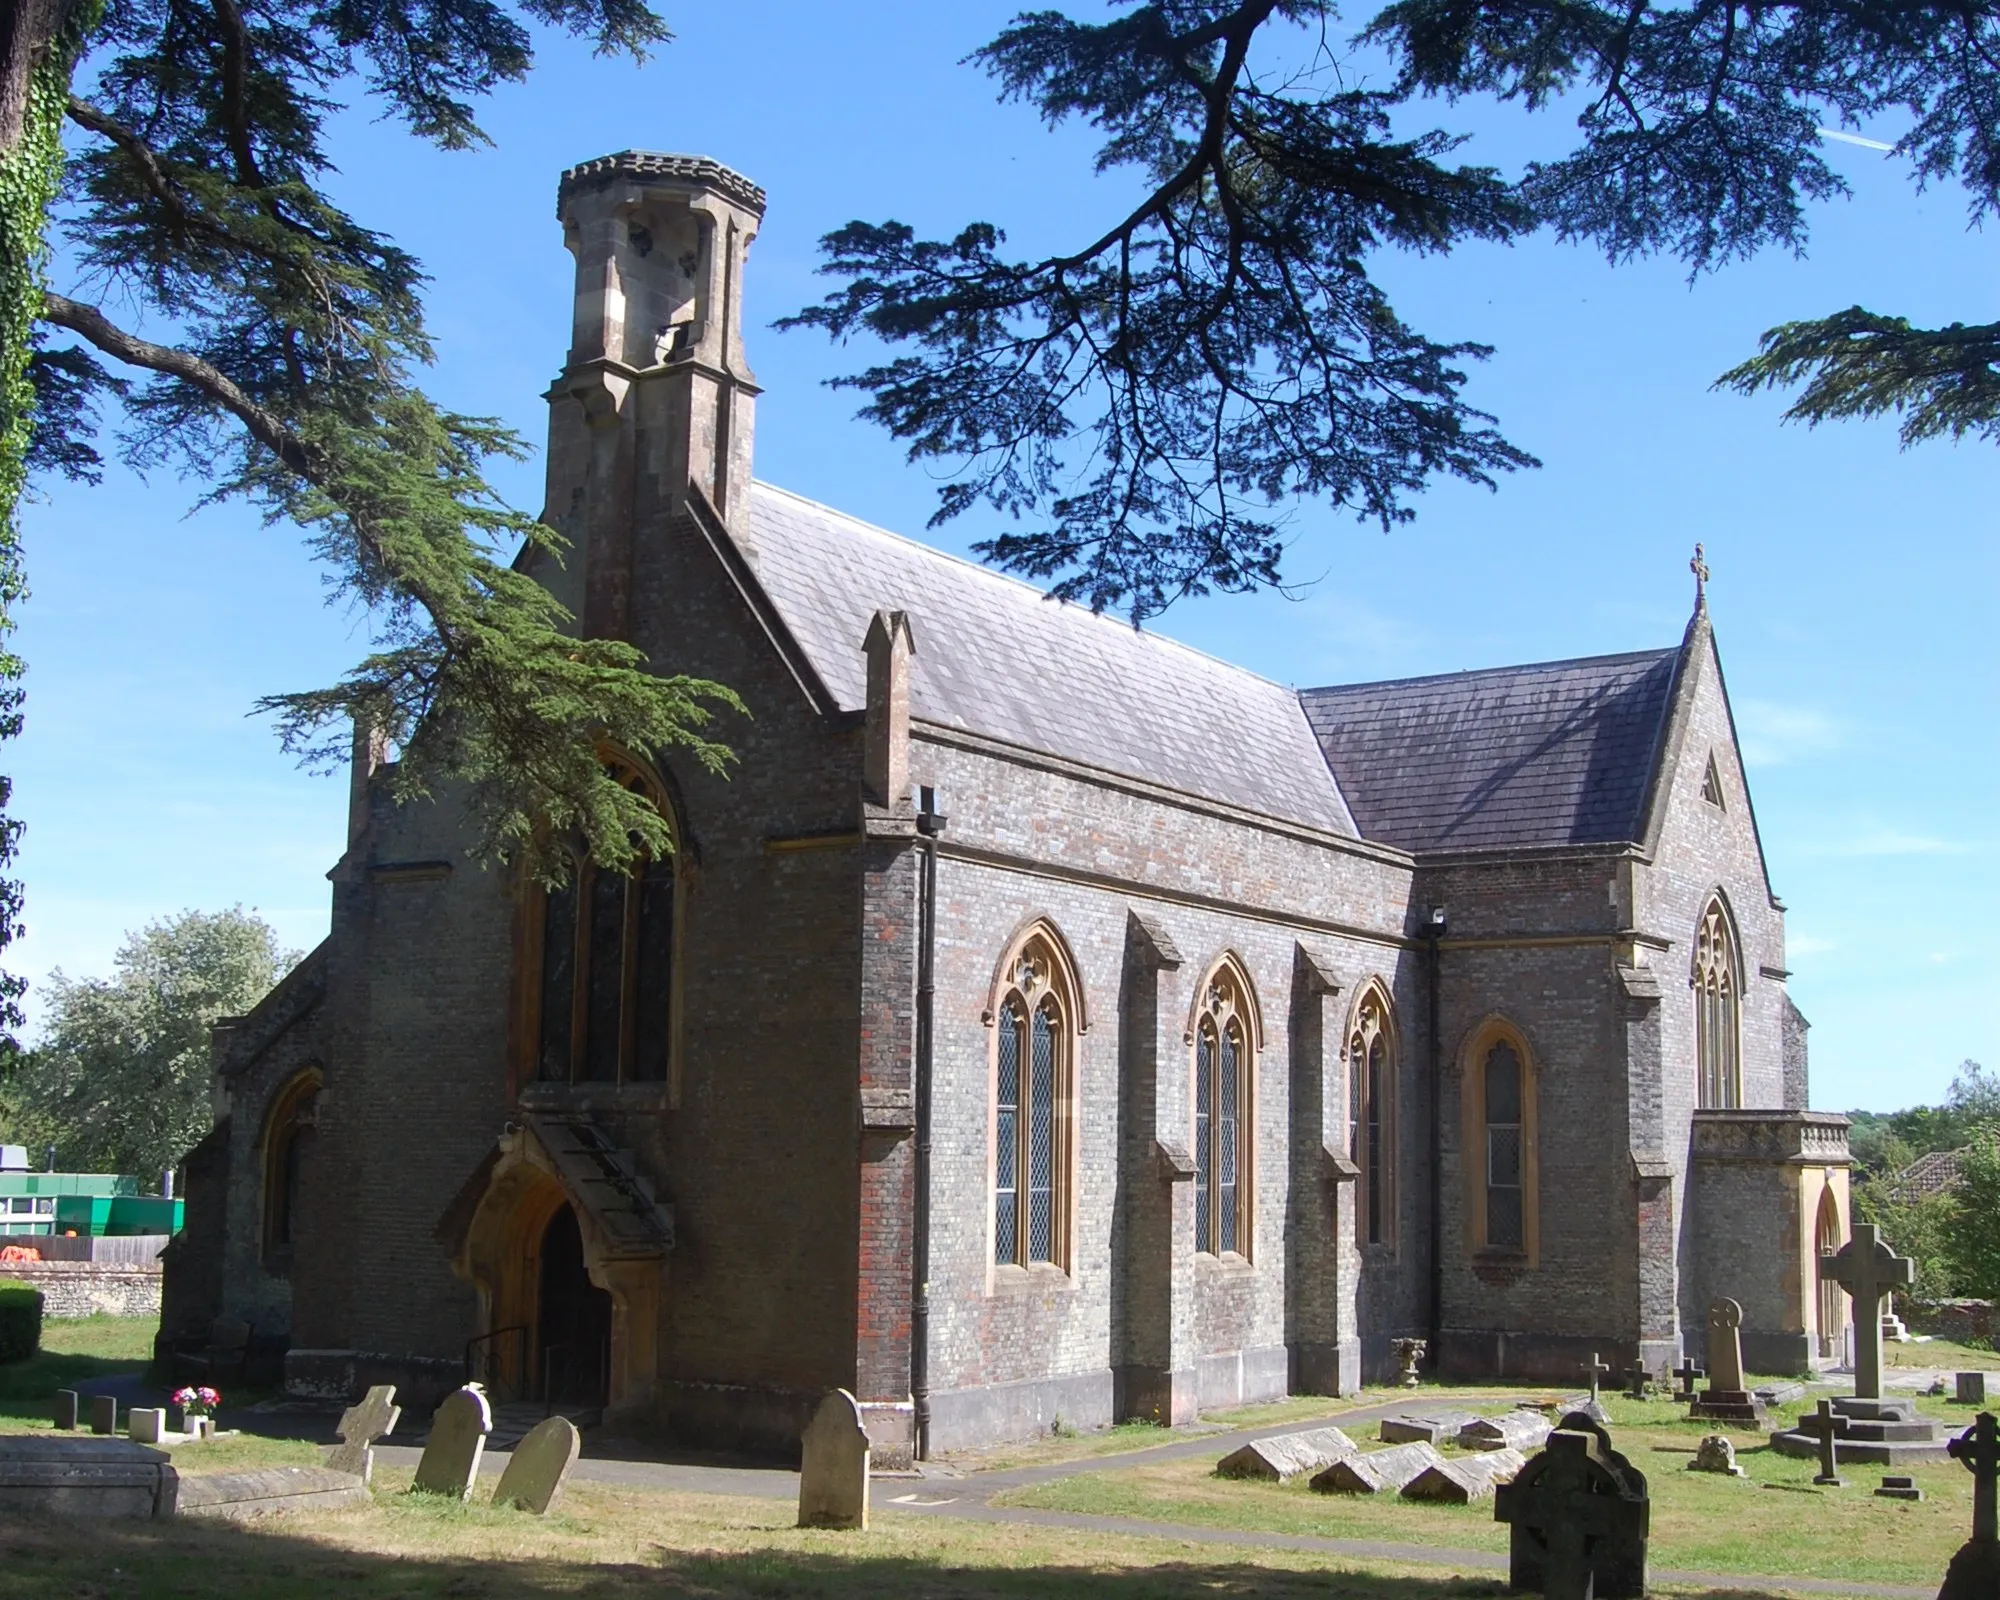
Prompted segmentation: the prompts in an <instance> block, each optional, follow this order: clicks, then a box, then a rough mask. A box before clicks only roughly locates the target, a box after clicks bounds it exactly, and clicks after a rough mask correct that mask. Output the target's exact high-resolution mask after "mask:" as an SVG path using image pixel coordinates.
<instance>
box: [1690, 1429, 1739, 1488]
mask: <svg viewBox="0 0 2000 1600" xmlns="http://www.w3.org/2000/svg"><path fill="white" fill-rule="evenodd" d="M1687 1469H1688V1471H1690V1472H1715V1473H1720V1474H1721V1475H1722V1476H1723V1477H1725V1478H1740V1477H1742V1476H1743V1469H1742V1468H1741V1467H1739V1466H1738V1465H1737V1464H1736V1446H1735V1445H1734V1444H1733V1443H1731V1442H1730V1441H1729V1440H1728V1439H1727V1438H1725V1437H1724V1436H1723V1435H1722V1434H1719V1433H1711V1434H1710V1435H1709V1436H1708V1437H1707V1438H1705V1439H1703V1440H1702V1441H1701V1443H1700V1444H1699V1445H1697V1446H1696V1447H1695V1452H1694V1460H1692V1461H1690V1462H1689V1463H1688V1465H1687Z"/></svg>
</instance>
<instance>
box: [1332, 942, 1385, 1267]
mask: <svg viewBox="0 0 2000 1600" xmlns="http://www.w3.org/2000/svg"><path fill="white" fill-rule="evenodd" d="M1390 1019H1391V1013H1390V1008H1389V995H1388V991H1387V990H1386V989H1384V988H1383V987H1382V984H1381V983H1380V981H1379V980H1376V979H1370V980H1369V982H1368V983H1367V984H1365V985H1364V986H1363V988H1362V991H1361V993H1360V995H1359V997H1358V998H1357V999H1356V1001H1355V1004H1354V1012H1353V1017H1352V1020H1351V1021H1350V1022H1349V1024H1348V1029H1347V1043H1346V1048H1345V1050H1344V1051H1343V1054H1344V1056H1345V1058H1346V1064H1347V1103H1348V1145H1347V1148H1348V1158H1349V1159H1350V1160H1352V1161H1353V1162H1354V1164H1355V1165H1356V1166H1357V1167H1359V1168H1360V1169H1361V1176H1360V1182H1359V1184H1358V1193H1357V1195H1356V1205H1355V1215H1354V1233H1355V1238H1356V1239H1357V1240H1358V1241H1359V1242H1360V1243H1362V1244H1389V1243H1391V1242H1392V1241H1393V1238H1394V1230H1395V1216H1396V1055H1395V1035H1394V1032H1393V1030H1392V1027H1391V1021H1390Z"/></svg>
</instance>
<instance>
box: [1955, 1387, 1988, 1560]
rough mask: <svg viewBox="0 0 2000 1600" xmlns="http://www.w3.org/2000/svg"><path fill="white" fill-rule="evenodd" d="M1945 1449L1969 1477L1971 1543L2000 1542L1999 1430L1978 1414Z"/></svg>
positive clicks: (1986, 1415) (1986, 1418) (1985, 1414)
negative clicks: (1998, 1491)
mask: <svg viewBox="0 0 2000 1600" xmlns="http://www.w3.org/2000/svg"><path fill="white" fill-rule="evenodd" d="M1945 1448H1946V1449H1947V1450H1949V1451H1950V1452H1951V1458H1952V1459H1953V1460H1954V1461H1962V1462H1964V1463H1965V1470H1966V1471H1967V1472H1969V1473H1971V1474H1972V1538H1973V1542H1974V1543H1976V1544H1989V1545H1990V1544H1994V1543H1996V1542H2000V1493H1996V1486H2000V1426H1996V1425H1995V1423H1994V1420H1993V1413H1992V1412H1990V1411H1982V1412H1980V1413H1979V1420H1978V1421H1977V1422H1975V1423H1973V1425H1972V1426H1971V1427H1969V1428H1967V1429H1966V1430H1965V1432H1963V1433H1961V1434H1960V1435H1959V1436H1958V1437H1957V1438H1956V1439H1954V1440H1952V1441H1951V1443H1950V1444H1948V1445H1946V1446H1945Z"/></svg>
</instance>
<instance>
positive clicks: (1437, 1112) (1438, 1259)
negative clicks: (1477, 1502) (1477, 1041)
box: [1424, 906, 1449, 1374]
mask: <svg viewBox="0 0 2000 1600" xmlns="http://www.w3.org/2000/svg"><path fill="white" fill-rule="evenodd" d="M1448 926H1449V923H1448V922H1447V920H1446V917H1445V910H1444V907H1443V906H1432V907H1431V908H1430V910H1429V911H1428V912H1427V913H1425V916H1424V943H1425V946H1426V948H1427V952H1428V954H1429V957H1430V959H1429V961H1428V962H1427V963H1426V965H1427V967H1428V968H1429V977H1430V1025H1429V1027H1428V1028H1426V1029H1425V1030H1424V1031H1425V1032H1426V1033H1428V1034H1429V1035H1430V1056H1431V1084H1430V1090H1431V1092H1430V1102H1431V1305H1430V1343H1429V1346H1428V1348H1429V1351H1430V1358H1431V1371H1432V1373H1433V1374H1435V1373H1436V1372H1437V1370H1438V1357H1439V1355H1440V1353H1441V1352H1440V1351H1439V1349H1438V1345H1439V1341H1440V1340H1441V1339H1442V1338H1443V1336H1444V1111H1443V1101H1444V1041H1443V1040H1442V1039H1441V1038H1440V1037H1439V1034H1438V1028H1439V1024H1438V1009H1439V1007H1438V941H1439V940H1441V939H1442V938H1443V937H1444V936H1445V930H1446V928H1447V927H1448Z"/></svg>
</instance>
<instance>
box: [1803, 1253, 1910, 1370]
mask: <svg viewBox="0 0 2000 1600" xmlns="http://www.w3.org/2000/svg"><path fill="white" fill-rule="evenodd" d="M1819 1276H1820V1281H1821V1282H1822V1283H1826V1282H1829V1281H1830V1282H1833V1283H1837V1284H1839V1285H1840V1286H1841V1288H1843V1289H1845V1290H1846V1291H1847V1292H1848V1294H1849V1295H1850V1296H1851V1297H1852V1299H1853V1301H1854V1393H1855V1394H1856V1396H1857V1397H1859V1398H1862V1399H1867V1400H1879V1399H1880V1398H1881V1397H1882V1313H1881V1299H1882V1296H1883V1295H1885V1294H1887V1293H1888V1292H1889V1291H1890V1290H1891V1289H1898V1288H1905V1287H1907V1286H1908V1285H1909V1284H1910V1282H1911V1281H1912V1280H1913V1279H1914V1278H1915V1276H1916V1264H1915V1263H1914V1262H1913V1261H1911V1260H1910V1258H1909V1257H1908V1256H1899V1255H1897V1254H1896V1252H1895V1251H1894V1250H1892V1249H1891V1248H1890V1247H1889V1243H1888V1241H1887V1240H1885V1239H1883V1238H1882V1237H1881V1236H1880V1235H1879V1233H1878V1232H1877V1231H1876V1228H1875V1224H1874V1223H1872V1222H1857V1223H1855V1225H1854V1236H1853V1237H1852V1238H1850V1239H1849V1240H1848V1241H1847V1243H1846V1244H1844V1245H1842V1246H1841V1247H1840V1251H1839V1253H1838V1254H1837V1255H1823V1256H1821V1257H1820V1258H1819Z"/></svg>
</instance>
